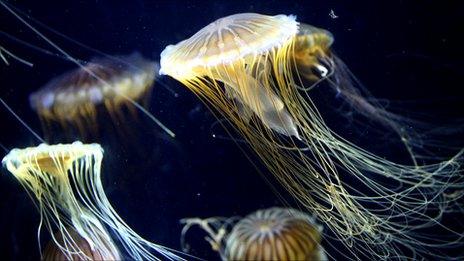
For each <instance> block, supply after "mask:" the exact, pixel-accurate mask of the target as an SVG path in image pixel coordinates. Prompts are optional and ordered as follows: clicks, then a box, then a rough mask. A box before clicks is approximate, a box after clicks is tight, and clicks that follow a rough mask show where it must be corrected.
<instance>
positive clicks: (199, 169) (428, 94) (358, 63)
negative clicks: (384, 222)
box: [0, 1, 464, 260]
mask: <svg viewBox="0 0 464 261" xmlns="http://www.w3.org/2000/svg"><path fill="white" fill-rule="evenodd" d="M459 2H460V1H454V2H453V1H446V2H445V1H10V2H9V3H10V4H12V5H13V6H15V7H17V8H18V9H19V10H21V11H22V12H24V13H26V14H29V15H31V16H32V17H34V18H35V19H37V20H38V21H40V22H42V23H43V24H45V25H47V26H48V27H49V28H52V29H54V30H57V31H59V32H61V33H64V34H65V35H67V36H69V37H70V38H72V39H74V40H76V41H79V42H81V43H84V44H85V45H88V46H91V47H93V48H95V49H97V50H100V51H104V52H106V53H108V54H128V53H131V52H133V51H139V52H140V53H142V54H143V55H144V56H145V57H147V58H151V59H154V60H159V53H160V52H161V51H162V50H163V49H164V47H165V46H166V45H168V44H173V43H177V42H178V41H180V40H182V39H185V38H187V37H189V36H191V35H192V34H194V33H195V32H196V31H198V30H199V29H201V28H202V27H203V26H205V25H207V24H208V23H210V22H212V21H213V20H215V19H217V18H220V17H223V16H226V15H230V14H234V13H241V12H258V13H263V14H281V13H282V14H295V15H297V17H298V18H297V19H298V21H302V22H305V23H309V24H312V25H315V26H318V27H321V28H325V29H327V30H329V31H331V32H332V33H333V35H334V37H335V44H334V46H333V48H334V50H335V51H336V52H337V54H338V55H339V57H341V58H342V59H343V60H344V61H345V62H346V64H347V65H348V66H349V68H350V69H351V70H352V71H353V72H354V74H355V75H356V76H357V77H358V78H359V79H361V81H362V82H363V83H364V84H365V86H367V88H368V89H369V90H370V91H371V92H372V93H373V95H374V96H376V97H381V98H385V99H388V100H390V101H392V103H391V104H392V106H393V105H399V106H404V107H408V109H411V110H416V111H421V112H424V113H425V114H427V113H429V112H433V113H434V115H435V114H436V115H437V117H436V119H437V120H439V122H441V121H442V120H443V121H446V120H453V119H457V118H462V116H463V113H462V111H463V110H462V109H463V108H462V107H463V106H464V105H463V104H464V98H463V95H462V94H461V89H462V88H463V83H462V75H463V58H464V57H463V56H464V51H463V50H462V46H463V44H464V41H463V40H461V39H462V34H463V33H464V31H463V29H462V28H463V27H462V26H463V25H464V23H463V19H464V18H463V17H464V15H463V11H462V10H464V9H463V6H462V4H460V3H459ZM331 9H332V10H334V12H335V14H336V15H337V16H338V18H336V19H333V18H331V17H330V16H329V12H330V10H331ZM35 26H36V27H37V28H39V29H40V30H41V31H42V32H44V33H45V34H46V35H47V36H48V37H50V39H52V40H53V41H54V42H55V43H57V44H58V45H60V46H61V47H62V48H63V49H65V50H66V51H69V53H70V54H71V55H73V56H74V57H77V58H79V59H81V60H84V61H85V60H89V59H91V58H92V57H94V56H95V55H96V53H95V52H94V51H91V50H88V49H85V48H83V47H81V46H78V45H76V44H74V43H72V42H70V41H68V40H66V39H63V38H62V37H59V36H57V35H56V34H53V33H51V32H50V31H47V30H46V29H45V28H43V27H40V26H39V25H37V24H35ZM0 30H1V31H2V32H6V33H8V34H9V35H13V36H15V37H17V38H20V39H22V40H24V41H27V42H29V43H30V44H32V45H34V46H38V47H41V48H46V49H48V50H52V48H51V47H49V46H48V45H46V44H45V43H44V42H43V41H41V40H40V39H39V38H38V37H37V36H36V35H34V34H33V33H32V32H31V31H30V30H29V29H28V28H26V27H25V26H24V25H23V24H21V23H20V22H19V21H18V20H16V19H15V18H14V17H13V16H12V15H11V14H9V13H8V12H7V11H6V10H5V9H4V8H2V7H0ZM0 44H1V45H2V46H3V47H5V48H6V49H8V50H9V51H11V52H13V53H15V54H17V55H18V56H20V57H22V58H25V59H26V60H28V61H30V62H32V63H34V67H32V68H30V67H28V66H25V65H23V64H20V63H17V62H15V61H14V60H12V59H10V62H11V64H10V66H6V65H4V64H3V63H2V64H1V66H0V80H1V85H0V86H1V88H0V97H2V98H3V99H5V100H6V101H7V102H8V103H9V104H10V105H11V107H12V108H13V109H14V110H15V112H16V113H18V114H19V115H20V116H21V117H22V118H23V119H24V120H25V121H26V122H28V123H29V124H30V125H31V126H32V127H33V128H34V129H35V130H37V131H40V124H39V122H38V119H37V117H36V115H35V113H34V112H33V111H32V110H31V109H30V108H29V103H28V95H29V94H30V93H31V92H32V91H34V90H36V89H38V88H40V87H41V86H42V85H44V84H45V83H46V82H47V81H48V80H50V79H51V78H53V77H55V76H57V75H60V74H61V73H63V72H65V71H67V70H69V69H72V68H74V67H75V66H74V65H73V64H72V63H70V62H67V61H65V60H63V59H60V58H59V57H54V56H50V55H46V54H44V53H43V52H37V51H34V50H33V49H31V48H28V47H26V46H24V45H21V44H19V43H17V42H15V41H14V40H12V39H11V38H10V37H7V36H6V35H5V34H2V35H0ZM54 52H55V51H54ZM159 81H161V82H163V83H164V84H166V85H168V86H169V87H170V88H171V89H172V90H173V91H175V92H176V93H178V97H175V96H174V95H172V93H171V92H169V91H167V90H166V89H165V88H163V87H161V86H160V85H156V84H155V88H154V93H153V96H152V102H151V107H150V111H151V112H152V113H153V114H154V115H155V116H157V117H158V118H159V119H161V121H163V122H164V123H165V124H166V125H167V126H169V127H170V128H171V129H172V130H173V131H174V132H175V133H176V134H177V137H176V138H175V139H171V138H169V137H167V136H166V135H164V134H163V133H162V132H161V131H160V130H159V128H158V127H157V126H155V125H154V124H153V123H150V122H148V120H146V119H145V118H144V116H141V118H142V119H141V120H142V123H139V124H143V125H144V127H143V128H137V130H136V131H137V134H136V135H137V136H138V137H137V138H135V139H134V140H133V141H132V140H131V141H121V142H120V143H118V142H114V139H113V140H112V139H111V138H105V137H106V135H107V136H111V135H113V133H111V131H108V132H106V133H105V132H104V138H103V139H102V140H103V141H108V142H107V143H104V142H102V146H103V147H104V148H105V159H104V164H103V165H104V166H103V177H104V180H103V183H104V186H105V191H106V192H107V195H108V197H109V199H110V201H111V202H112V204H113V206H114V207H115V209H116V210H117V211H118V213H119V214H120V215H121V217H122V218H123V219H124V220H125V221H127V223H128V224H129V225H130V226H131V227H132V228H133V229H134V230H135V231H137V232H139V233H140V234H141V235H142V236H144V237H145V238H147V239H149V240H152V241H154V242H156V243H160V244H162V245H166V246H169V247H171V248H175V249H180V246H179V238H180V229H181V226H180V225H179V223H178V220H179V219H181V218H184V217H193V216H200V217H210V216H234V215H242V216H243V215H246V214H248V213H250V212H252V211H254V210H256V209H259V208H267V207H271V206H275V205H283V203H282V202H281V201H280V200H279V198H278V197H277V196H276V194H275V193H274V192H273V190H272V189H271V186H270V185H269V184H268V183H267V182H266V181H265V178H267V179H268V180H269V182H270V183H271V184H274V183H275V182H274V181H273V180H272V177H271V175H270V174H269V173H266V172H265V171H263V174H262V176H261V175H259V174H258V171H257V169H256V168H255V167H254V166H253V165H252V164H251V163H250V161H249V160H248V159H247V158H246V157H245V156H244V155H243V153H242V152H241V150H240V149H239V148H238V147H237V146H236V145H235V144H234V143H233V142H232V141H229V140H223V139H214V138H213V137H212V131H215V130H214V129H213V130H211V126H212V125H213V124H214V122H215V118H214V117H213V116H212V115H211V113H210V112H209V111H208V110H207V109H206V108H205V107H204V106H203V105H202V104H201V103H200V102H199V100H198V99H197V98H196V97H194V96H193V95H192V94H191V93H190V92H189V91H188V90H186V89H185V88H184V87H183V86H181V85H180V84H179V83H177V82H176V81H174V80H173V79H170V78H168V77H162V78H161V79H160V80H159ZM328 95H329V98H328V99H330V95H331V94H328ZM329 121H330V120H329ZM332 126H333V127H339V129H340V131H341V132H342V131H343V130H344V129H346V128H347V126H346V125H344V124H343V123H342V122H341V123H340V125H339V126H337V124H336V123H334V124H333V125H332ZM219 131H220V130H219ZM454 138H455V139H457V140H463V139H462V138H463V137H462V136H455V137H454ZM120 139H121V138H120ZM0 143H1V144H2V146H4V147H5V149H7V150H9V149H11V148H15V147H27V146H35V145H37V144H38V141H37V140H35V139H34V137H33V136H32V135H31V134H30V133H28V132H27V130H26V129H25V128H23V127H22V126H21V125H20V124H19V123H18V122H17V121H16V120H15V119H14V118H13V117H12V115H11V114H9V113H8V112H7V111H6V110H5V109H4V108H3V107H1V108H0ZM128 143H129V144H128ZM380 144H381V143H380ZM134 147H136V149H135V150H136V151H137V152H134ZM382 150H385V151H384V152H385V153H386V154H388V153H389V151H388V150H387V149H384V148H383V147H381V146H380V149H379V151H380V152H382ZM3 154H5V152H4V151H2V155H3ZM251 155H252V154H251ZM251 158H252V160H253V161H254V162H255V163H256V165H257V167H258V168H259V169H261V170H263V169H262V167H261V166H260V165H259V162H258V161H257V160H256V159H255V158H253V156H251ZM400 160H401V159H400ZM274 185H275V184H274ZM276 187H277V190H279V188H278V186H276ZM0 193H1V198H0V235H1V239H0V240H1V242H0V248H1V249H2V251H1V252H2V253H3V257H4V258H7V259H16V260H37V259H38V256H39V253H38V248H37V238H36V234H37V226H38V222H39V216H38V213H37V210H36V209H35V208H34V206H33V204H32V201H31V200H30V199H29V198H28V196H27V194H26V193H25V191H24V190H23V189H22V188H21V186H20V185H19V184H18V182H17V181H16V180H15V179H14V178H13V177H12V176H11V175H10V174H9V173H8V172H7V171H5V170H3V171H2V172H1V175H0ZM284 197H285V196H284ZM290 203H291V202H290ZM44 238H45V237H44ZM189 239H190V240H191V241H196V243H195V244H194V246H195V247H196V251H194V252H193V254H195V255H198V256H200V257H203V258H206V259H209V260H211V259H217V257H218V256H217V255H216V254H215V253H213V252H212V251H210V250H209V247H208V245H207V243H206V242H202V239H203V234H200V233H198V231H197V233H192V235H191V236H190V237H189ZM329 251H330V249H329ZM5 254H6V255H5Z"/></svg>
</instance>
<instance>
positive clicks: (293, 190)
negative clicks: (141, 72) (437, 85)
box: [160, 13, 464, 259]
mask: <svg viewBox="0 0 464 261" xmlns="http://www.w3.org/2000/svg"><path fill="white" fill-rule="evenodd" d="M332 42H333V37H332V35H331V34H330V33H329V32H328V31H325V30H322V29H318V28H316V27H312V26H308V25H302V24H300V23H299V22H297V21H296V17H295V16H287V15H276V16H269V15H262V14H256V13H243V14H235V15H231V16H227V17H224V18H221V19H218V20H216V21H215V22H213V23H211V24H209V25H207V26H206V27H204V28H203V29H201V30H200V31H198V32H197V33H196V34H194V35H193V36H192V37H190V38H188V39H186V40H183V41H181V42H179V43H177V44H175V45H169V46H167V47H166V48H165V49H164V51H163V52H162V53H161V61H160V65H161V68H160V74H165V75H169V76H171V77H173V78H174V79H176V80H178V81H180V82H181V83H182V84H184V85H185V86H186V87H187V88H189V89H190V90H191V91H193V92H194V93H195V94H196V95H197V96H198V97H199V98H200V99H202V100H203V101H204V102H205V103H207V105H208V107H210V108H212V109H214V110H213V112H214V113H216V115H217V116H218V117H224V118H226V119H227V120H229V121H230V122H231V123H232V124H231V126H233V128H234V129H235V130H236V132H232V133H238V134H240V135H241V136H242V137H243V139H244V140H245V141H246V142H247V144H249V145H250V147H251V148H252V149H253V150H254V151H255V152H256V153H257V154H258V155H259V158H260V159H261V160H262V161H263V163H264V164H265V166H266V167H267V168H268V169H269V171H270V172H271V173H272V174H274V176H275V177H276V180H277V181H278V182H279V183H280V184H282V186H283V187H284V188H285V189H286V190H287V191H288V194H289V195H291V196H293V197H294V198H295V199H296V200H297V201H298V203H299V204H300V206H302V207H304V208H305V209H307V210H308V212H311V213H314V214H315V215H316V216H317V217H318V219H319V220H321V221H322V222H324V224H326V225H327V227H328V229H329V231H330V232H333V233H334V238H336V239H338V240H340V241H341V242H342V243H343V244H344V245H345V246H346V250H347V251H346V253H342V254H343V255H353V256H357V257H361V256H363V257H366V258H370V259H384V258H390V257H403V256H411V257H416V256H420V255H426V256H427V255H431V256H434V257H441V253H440V254H436V253H437V252H436V251H435V249H432V248H431V246H432V245H433V246H434V247H435V248H459V247H461V246H462V245H463V242H462V240H461V237H460V233H459V231H454V230H452V229H451V228H449V227H446V226H445V225H444V224H442V223H440V217H441V215H443V214H446V213H449V212H462V208H461V207H459V206H457V205H458V204H455V202H450V199H449V198H447V196H446V195H447V194H449V193H448V192H447V191H452V193H454V192H456V193H458V194H459V196H458V197H456V199H459V198H460V197H462V196H463V194H462V190H461V188H462V186H464V183H463V181H462V178H461V173H462V160H463V157H462V156H463V152H464V150H463V149H462V148H460V149H459V151H458V152H457V153H456V154H455V155H454V156H452V157H449V158H448V159H446V160H443V156H441V155H440V156H436V157H433V156H432V157H431V156H430V155H427V156H426V157H427V158H426V157H425V156H424V157H422V158H421V159H422V161H421V162H419V161H417V160H416V159H417V158H418V157H419V156H420V155H418V153H417V152H415V151H413V150H412V144H414V142H415V140H414V138H412V136H410V135H407V134H408V133H409V132H408V131H405V130H406V129H409V126H404V124H403V123H404V122H403V121H401V119H402V118H401V117H397V116H394V115H393V114H389V113H388V112H387V111H386V110H384V109H383V108H381V107H380V106H377V105H375V104H373V103H369V102H368V99H366V98H365V97H364V96H363V95H362V94H363V93H362V92H360V91H358V89H356V88H354V86H353V85H352V81H353V80H355V78H354V77H353V76H352V75H351V74H350V72H349V70H347V68H346V66H345V65H344V64H343V63H342V62H341V60H340V59H338V58H337V57H336V56H334V55H332V52H330V47H331V44H332ZM321 81H327V82H329V83H330V86H331V87H332V88H333V89H336V90H340V92H341V93H342V95H343V97H344V98H345V99H346V100H347V101H348V102H349V103H350V104H351V105H352V106H353V107H354V108H356V110H358V111H359V112H361V113H363V115H365V116H366V118H368V119H371V118H373V119H375V120H376V121H378V122H381V123H383V124H384V125H387V126H389V127H391V128H393V129H394V130H395V131H396V132H397V133H398V134H399V135H400V136H401V140H402V142H403V144H405V145H406V147H407V148H408V152H409V154H410V155H411V159H412V163H411V164H400V163H397V162H393V161H391V160H388V159H386V158H385V157H382V155H378V154H376V153H373V152H370V151H368V150H366V149H365V148H362V147H360V146H359V145H356V144H354V143H353V142H351V141H349V140H348V139H346V138H345V137H342V136H341V135H340V134H339V133H337V130H333V129H331V128H330V127H329V126H328V125H327V124H326V122H325V120H324V118H323V115H322V114H321V113H320V112H319V109H318V107H317V105H316V104H317V103H315V102H314V101H313V99H314V97H312V96H311V92H310V90H311V89H312V88H314V87H315V86H317V84H318V82H321ZM226 126H228V125H226ZM406 127H408V128H406ZM369 142H372V141H369ZM428 153H429V151H427V150H424V154H428ZM432 209H433V210H436V211H437V212H438V213H435V212H433V211H431V210H432ZM436 229H442V230H443V233H444V234H447V233H448V234H447V235H446V236H445V235H444V234H443V237H442V236H441V234H440V233H438V234H439V236H435V235H436V234H437V233H436V231H435V230H436ZM418 230H420V233H419V232H418ZM431 233H433V234H434V236H431V235H430V234H431ZM450 237H451V238H452V239H450ZM405 249H406V250H407V251H408V253H405ZM342 252H345V251H342ZM443 256H446V254H444V255H443Z"/></svg>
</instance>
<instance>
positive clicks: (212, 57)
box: [159, 13, 298, 79]
mask: <svg viewBox="0 0 464 261" xmlns="http://www.w3.org/2000/svg"><path fill="white" fill-rule="evenodd" d="M295 19H296V17H295V16H293V15H290V16H287V15H282V14H281V15H276V16H269V15H262V14H256V13H241V14H234V15H230V16H227V17H223V18H220V19H218V20H216V21H214V22H212V23H210V24H209V25H207V26H206V27H204V28H203V29H201V30H200V31H198V32H197V33H196V34H194V35H193V36H192V37H190V38H189V39H186V40H184V41H181V42H179V43H177V44H175V45H169V46H167V47H166V48H165V49H164V50H163V52H162V53H161V61H160V64H161V68H160V71H159V72H160V74H166V75H170V76H172V77H174V78H176V79H189V78H191V77H194V76H195V75H198V74H202V72H203V71H204V69H205V68H208V67H214V66H217V65H220V64H230V63H233V62H234V61H236V60H238V59H243V58H247V57H248V56H252V57H254V56H256V55H258V54H261V53H265V52H267V51H269V50H271V49H272V48H274V47H278V46H281V45H283V44H284V43H286V42H287V41H288V40H289V39H290V38H292V37H293V36H294V35H296V34H297V32H298V22H296V20H295Z"/></svg>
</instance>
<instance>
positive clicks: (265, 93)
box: [224, 75, 300, 139]
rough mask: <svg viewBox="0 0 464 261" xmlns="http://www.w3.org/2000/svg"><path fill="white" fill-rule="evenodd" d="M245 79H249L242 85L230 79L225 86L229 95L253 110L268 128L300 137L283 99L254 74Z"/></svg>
mask: <svg viewBox="0 0 464 261" xmlns="http://www.w3.org/2000/svg"><path fill="white" fill-rule="evenodd" d="M229 79H230V78H229ZM244 80H245V81H247V84H243V85H242V84H240V83H237V82H234V81H228V82H227V83H226V84H225V86H224V88H225V92H226V94H228V95H227V96H229V97H233V98H235V99H236V100H238V101H239V103H241V104H242V105H244V106H246V108H248V109H250V110H251V111H253V112H254V114H255V115H256V116H257V117H258V118H260V120H261V122H262V123H263V124H264V125H265V126H266V127H267V128H269V129H271V130H273V131H276V132H278V133H280V134H283V135H286V136H289V137H290V136H295V137H296V138H297V139H300V136H299V134H298V129H297V127H296V124H295V122H294V120H293V118H292V117H291V115H290V114H289V113H288V111H287V109H286V108H285V106H284V103H283V102H282V100H281V99H280V98H279V97H278V96H277V95H276V94H275V93H274V92H273V91H272V90H266V89H265V88H264V86H263V85H262V84H260V83H259V82H258V81H257V80H256V79H255V78H253V77H252V76H250V75H246V77H245V79H244ZM241 86H247V88H246V89H244V88H243V87H241ZM239 113H240V112H239ZM241 116H242V115H241ZM245 116H246V114H245ZM246 118H248V116H247V117H246ZM246 118H245V120H246Z"/></svg>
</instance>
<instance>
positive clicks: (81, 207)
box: [2, 142, 182, 260]
mask: <svg viewBox="0 0 464 261" xmlns="http://www.w3.org/2000/svg"><path fill="white" fill-rule="evenodd" d="M102 159H103V149H102V148H101V146H100V145H98V144H83V143H81V142H74V143H72V144H57V145H47V144H41V145H39V146H37V147H29V148H25V149H13V150H11V152H10V153H9V154H8V155H6V156H5V157H4V158H3V160H2V163H3V165H4V166H5V167H6V168H7V169H8V171H10V172H11V174H13V176H14V177H15V178H16V179H17V180H18V181H19V183H20V184H21V185H22V186H23V187H24V188H25V189H26V191H27V192H28V194H29V195H30V196H31V197H32V198H33V199H34V198H35V204H36V206H37V208H38V210H39V213H40V217H41V220H40V225H39V230H38V237H40V232H41V229H42V227H45V228H46V229H47V230H48V232H49V233H50V234H51V235H52V239H53V243H54V244H55V245H56V246H57V247H58V248H59V251H60V252H61V253H62V255H64V256H65V257H66V259H71V260H74V259H79V260H90V259H92V255H94V254H95V255H97V256H101V257H103V258H102V259H104V260H108V259H116V260H118V259H121V258H124V256H123V254H122V253H121V252H120V249H123V250H125V252H126V253H127V255H128V256H129V257H130V258H132V259H135V260H159V259H160V258H167V259H182V258H181V257H179V256H177V255H176V254H174V253H172V252H171V251H170V250H169V249H167V248H165V247H163V246H161V245H157V244H155V243H152V242H149V241H147V240H145V239H143V238H142V237H140V236H139V235H138V234H137V233H136V232H134V231H133V230H132V229H131V228H130V227H129V226H128V225H127V224H126V223H125V222H124V220H123V219H122V218H121V217H120V216H119V215H118V214H117V213H116V211H115V210H114V209H113V207H112V206H111V204H110V203H109V201H108V199H107V197H106V195H105V192H104V190H103V187H102V184H101V171H100V168H101V162H102ZM54 232H56V233H57V234H58V236H54ZM110 232H111V233H112V234H114V235H115V238H116V242H118V243H119V245H120V247H118V245H117V244H116V242H115V240H114V239H113V238H112V237H111V233H110ZM76 233H77V234H76ZM83 240H84V241H85V242H86V243H83ZM39 248H40V238H39ZM89 248H90V250H91V252H90V253H89V251H88V249H89ZM151 250H152V251H154V252H156V253H152V252H151ZM41 254H42V251H41ZM90 254H92V255H90Z"/></svg>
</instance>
